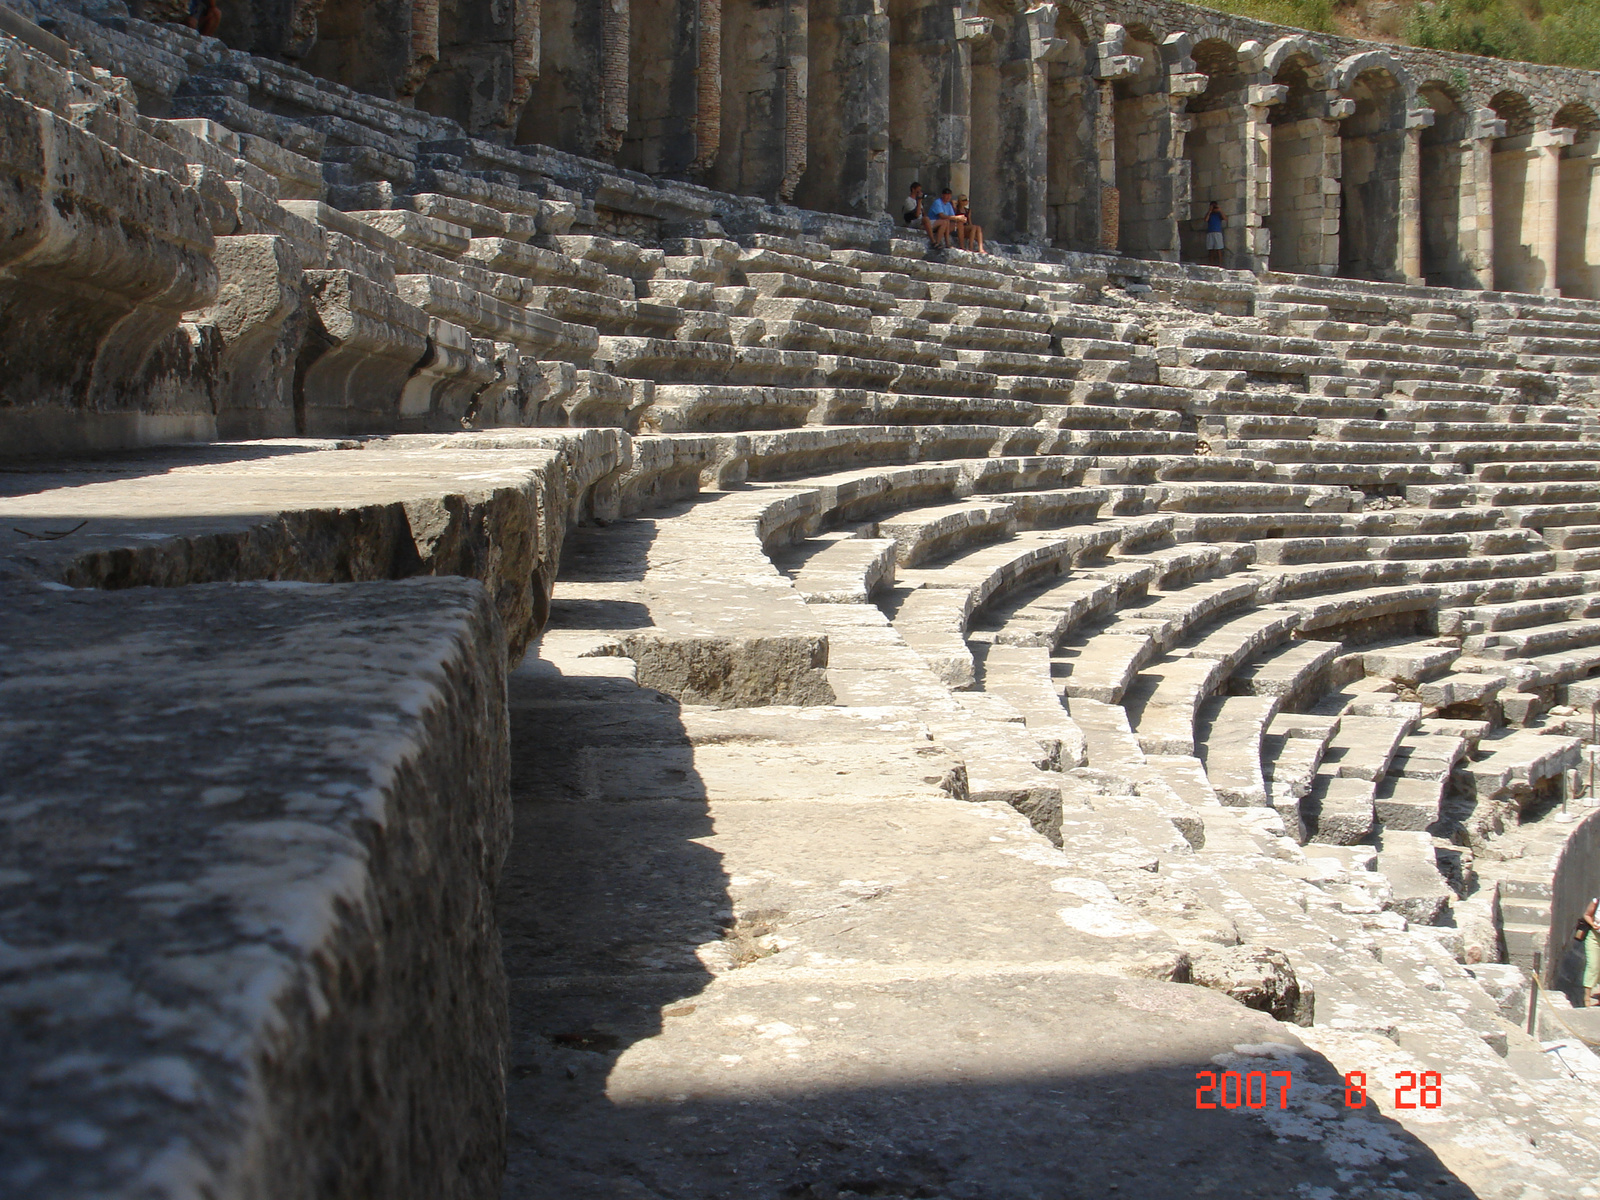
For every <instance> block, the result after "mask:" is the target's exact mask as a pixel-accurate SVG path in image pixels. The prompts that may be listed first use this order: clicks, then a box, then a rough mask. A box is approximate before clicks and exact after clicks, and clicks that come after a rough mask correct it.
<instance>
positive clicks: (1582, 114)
mask: <svg viewBox="0 0 1600 1200" xmlns="http://www.w3.org/2000/svg"><path fill="white" fill-rule="evenodd" d="M1550 124H1551V125H1552V126H1554V127H1555V128H1557V129H1576V130H1577V131H1578V136H1579V137H1580V138H1583V137H1586V136H1590V135H1593V134H1595V133H1597V132H1600V115H1596V113H1595V111H1594V109H1593V108H1591V107H1589V105H1587V104H1585V103H1583V102H1582V101H1581V100H1572V101H1568V102H1567V103H1566V104H1563V105H1562V106H1561V107H1560V108H1559V109H1557V110H1556V115H1555V116H1553V117H1552V118H1550Z"/></svg>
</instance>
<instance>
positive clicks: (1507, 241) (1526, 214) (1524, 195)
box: [1489, 90, 1545, 292]
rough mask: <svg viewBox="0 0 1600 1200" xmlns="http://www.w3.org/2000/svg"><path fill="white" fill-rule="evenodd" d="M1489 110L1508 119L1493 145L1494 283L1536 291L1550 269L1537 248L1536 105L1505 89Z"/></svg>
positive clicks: (1507, 288)
mask: <svg viewBox="0 0 1600 1200" xmlns="http://www.w3.org/2000/svg"><path fill="white" fill-rule="evenodd" d="M1489 108H1490V110H1491V111H1492V112H1493V113H1494V115H1495V117H1496V118H1498V119H1499V120H1500V121H1502V122H1504V123H1505V131H1504V133H1503V134H1502V135H1501V136H1500V137H1497V138H1495V139H1494V141H1493V142H1492V143H1491V146H1490V168H1489V174H1490V180H1491V195H1492V203H1491V207H1492V209H1493V214H1494V286H1495V288H1497V289H1498V290H1500V291H1503V292H1530V291H1532V292H1536V291H1538V290H1539V289H1540V288H1541V287H1543V286H1544V279H1545V267H1544V263H1543V262H1541V261H1540V260H1539V258H1538V257H1537V254H1536V252H1535V247H1534V240H1535V235H1536V231H1537V228H1538V203H1539V188H1538V186H1537V180H1536V178H1535V176H1536V174H1537V163H1536V162H1535V157H1536V155H1535V151H1534V149H1533V122H1534V114H1533V105H1532V103H1530V102H1529V100H1528V97H1527V96H1525V95H1523V94H1522V93H1521V92H1513V91H1509V90H1507V91H1501V92H1496V93H1495V94H1494V95H1493V96H1491V97H1490V98H1489Z"/></svg>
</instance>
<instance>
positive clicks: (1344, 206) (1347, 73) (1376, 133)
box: [1334, 50, 1414, 280]
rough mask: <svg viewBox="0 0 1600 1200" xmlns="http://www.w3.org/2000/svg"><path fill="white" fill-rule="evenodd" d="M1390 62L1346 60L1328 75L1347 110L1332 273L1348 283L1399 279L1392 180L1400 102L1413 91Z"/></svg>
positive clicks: (1371, 57) (1400, 157)
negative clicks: (1336, 262)
mask: <svg viewBox="0 0 1600 1200" xmlns="http://www.w3.org/2000/svg"><path fill="white" fill-rule="evenodd" d="M1393 63H1394V60H1393V59H1392V58H1391V57H1390V56H1389V55H1388V54H1386V53H1384V52H1383V51H1381V50H1374V51H1369V52H1368V53H1366V54H1356V55H1351V57H1350V58H1348V59H1345V60H1344V61H1343V62H1342V63H1340V64H1339V66H1338V67H1336V68H1335V70H1334V78H1335V80H1336V81H1342V85H1341V86H1340V89H1339V90H1340V91H1341V93H1342V94H1343V95H1342V98H1343V99H1345V100H1348V101H1352V102H1354V104H1355V111H1354V112H1353V113H1352V114H1351V115H1350V116H1348V117H1345V118H1344V120H1343V123H1342V124H1341V126H1340V129H1339V156H1340V157H1339V161H1340V170H1339V201H1340V204H1339V274H1340V275H1343V276H1345V277H1346V278H1349V279H1385V280H1398V279H1401V278H1402V277H1403V272H1402V270H1401V262H1400V249H1401V234H1400V174H1401V169H1402V166H1403V164H1404V160H1405V141H1406V109H1407V104H1406V98H1407V95H1408V92H1409V93H1410V94H1414V91H1412V89H1411V88H1410V78H1409V76H1404V75H1397V74H1396V73H1395V72H1394V70H1392V69H1391V66H1390V64H1393ZM1358 66H1359V67H1361V69H1360V70H1359V71H1357V70H1356V68H1357V67H1358Z"/></svg>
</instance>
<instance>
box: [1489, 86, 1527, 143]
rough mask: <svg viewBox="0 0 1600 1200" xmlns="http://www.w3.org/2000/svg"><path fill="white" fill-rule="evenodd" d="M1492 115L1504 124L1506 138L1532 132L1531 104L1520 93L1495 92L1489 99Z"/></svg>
mask: <svg viewBox="0 0 1600 1200" xmlns="http://www.w3.org/2000/svg"><path fill="white" fill-rule="evenodd" d="M1489 107H1490V108H1491V109H1492V110H1493V111H1494V115H1495V116H1496V117H1498V118H1500V120H1502V121H1504V122H1505V123H1506V132H1505V135H1504V136H1506V137H1521V136H1522V135H1523V134H1525V133H1532V132H1533V104H1532V103H1531V102H1530V101H1529V100H1528V98H1527V97H1526V96H1524V95H1523V94H1522V93H1521V92H1512V91H1504V92H1496V93H1495V94H1494V95H1493V96H1491V97H1490V98H1489Z"/></svg>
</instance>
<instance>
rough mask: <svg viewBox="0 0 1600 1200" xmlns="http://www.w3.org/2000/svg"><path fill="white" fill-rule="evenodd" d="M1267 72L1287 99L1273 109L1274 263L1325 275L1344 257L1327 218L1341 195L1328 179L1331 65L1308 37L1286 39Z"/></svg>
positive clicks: (1273, 51)
mask: <svg viewBox="0 0 1600 1200" xmlns="http://www.w3.org/2000/svg"><path fill="white" fill-rule="evenodd" d="M1262 61H1263V71H1264V72H1265V73H1268V74H1267V78H1269V79H1270V80H1271V81H1272V86H1274V87H1281V88H1282V89H1283V93H1282V99H1281V100H1279V102H1278V103H1276V104H1274V105H1272V106H1271V107H1270V108H1269V109H1268V116H1267V123H1268V126H1269V127H1270V130H1271V137H1272V151H1271V161H1272V165H1271V174H1272V182H1271V198H1270V201H1269V207H1268V210H1267V229H1268V231H1269V234H1270V238H1271V242H1270V245H1269V248H1268V264H1269V265H1270V267H1271V268H1272V270H1274V271H1291V272H1299V273H1303V274H1323V273H1325V272H1327V271H1330V270H1332V268H1333V265H1334V264H1335V263H1336V262H1337V251H1336V249H1335V248H1334V245H1333V239H1332V238H1331V237H1330V236H1329V234H1328V233H1327V230H1326V227H1325V221H1326V219H1327V218H1328V217H1329V216H1331V215H1333V214H1334V213H1337V211H1338V210H1337V208H1336V207H1335V204H1336V197H1333V196H1332V195H1330V193H1328V192H1327V191H1326V190H1325V188H1324V186H1323V180H1325V179H1328V178H1331V177H1332V176H1333V173H1334V172H1335V171H1336V170H1337V164H1336V161H1335V159H1334V151H1335V149H1336V148H1337V146H1338V141H1337V139H1336V138H1335V137H1334V136H1332V135H1331V133H1330V131H1329V123H1328V122H1327V120H1326V119H1325V117H1326V112H1327V105H1326V92H1327V86H1328V68H1327V65H1326V57H1325V55H1324V53H1323V51H1322V48H1321V47H1320V46H1318V45H1316V44H1315V43H1314V42H1311V41H1309V40H1307V39H1305V38H1301V37H1286V38H1280V39H1278V41H1276V42H1274V43H1272V45H1271V46H1269V47H1268V48H1267V51H1266V53H1265V54H1264V55H1263V56H1262Z"/></svg>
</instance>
